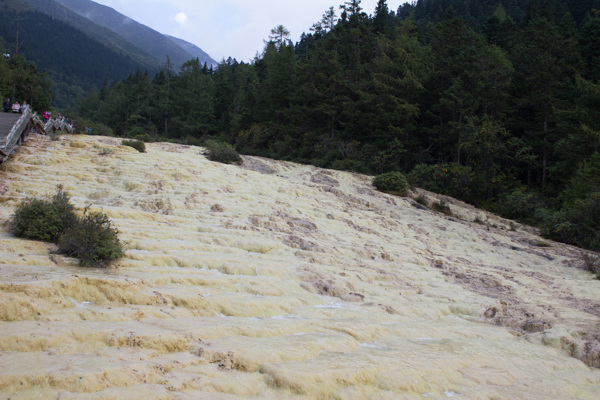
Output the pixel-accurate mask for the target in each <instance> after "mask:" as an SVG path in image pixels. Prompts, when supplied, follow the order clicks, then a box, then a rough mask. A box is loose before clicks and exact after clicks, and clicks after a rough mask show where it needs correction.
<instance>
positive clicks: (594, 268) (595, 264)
mask: <svg viewBox="0 0 600 400" xmlns="http://www.w3.org/2000/svg"><path fill="white" fill-rule="evenodd" d="M581 259H582V261H583V264H584V266H585V268H586V269H587V270H588V271H590V272H591V273H592V274H594V275H596V278H597V279H600V255H598V254H597V253H587V252H581Z"/></svg>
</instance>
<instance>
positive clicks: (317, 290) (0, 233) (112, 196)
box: [0, 136, 600, 400]
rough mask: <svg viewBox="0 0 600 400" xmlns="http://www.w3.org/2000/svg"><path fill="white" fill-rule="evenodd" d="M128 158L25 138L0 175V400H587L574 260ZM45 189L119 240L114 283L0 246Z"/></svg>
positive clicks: (180, 159)
mask: <svg viewBox="0 0 600 400" xmlns="http://www.w3.org/2000/svg"><path fill="white" fill-rule="evenodd" d="M119 144H120V141H119V140H117V139H115V138H106V137H87V136H63V137H61V139H60V140H59V141H50V140H49V139H47V138H43V137H34V138H33V139H31V140H30V141H29V142H28V143H27V144H26V145H25V147H23V148H22V149H21V150H20V151H19V153H18V154H16V155H15V156H13V157H12V158H11V159H10V160H9V161H8V162H7V163H6V164H5V165H3V166H2V168H1V169H2V171H0V397H2V398H10V399H12V400H16V399H53V398H57V399H598V398H600V370H599V369H597V368H592V367H590V366H595V367H599V366H600V346H599V344H598V339H599V338H600V324H599V322H600V318H599V315H600V281H598V280H595V279H594V277H593V276H592V275H591V274H590V273H588V272H586V271H584V270H583V268H582V262H581V257H580V250H578V249H576V248H573V247H570V246H566V245H563V244H558V243H553V242H548V241H546V242H547V243H548V244H550V247H544V246H540V244H541V243H540V240H541V239H540V238H539V237H537V236H535V235H534V234H533V233H532V232H533V229H531V228H528V227H524V226H521V225H519V224H516V225H512V226H511V224H510V222H509V221H506V220H503V219H500V218H497V217H495V216H493V215H490V214H487V213H484V212H482V211H479V210H477V209H475V208H472V207H470V206H467V205H465V204H463V203H460V202H458V201H454V200H452V199H449V200H450V202H451V203H450V207H451V209H452V212H453V213H454V215H455V216H454V217H448V216H445V215H443V214H440V213H437V212H434V211H431V210H426V209H420V208H417V207H416V206H415V203H414V202H413V201H412V200H411V199H408V198H399V197H394V196H390V195H386V194H382V193H379V192H377V191H375V190H374V189H373V187H372V185H371V177H368V176H363V175H358V174H351V173H347V172H339V171H328V170H322V169H318V168H315V167H311V166H302V165H297V164H292V163H284V162H277V161H272V160H266V159H261V158H256V157H244V160H245V162H244V165H243V166H241V167H239V166H231V165H223V164H219V163H214V162H210V161H208V160H207V159H206V158H205V157H204V156H203V155H201V149H200V148H197V147H190V146H180V145H174V144H167V143H155V144H148V145H147V153H138V152H137V151H136V150H134V149H132V148H130V147H124V146H120V145H119ZM58 184H62V185H63V186H64V188H65V189H66V190H67V191H68V192H69V193H70V194H71V196H72V202H73V203H74V204H75V205H76V206H77V207H78V209H80V210H81V209H83V208H84V207H85V206H86V205H88V204H91V205H92V208H93V209H98V210H99V209H101V210H102V211H104V212H105V213H106V214H107V215H108V216H109V217H110V218H111V219H112V220H113V221H114V223H115V225H116V227H117V228H118V229H119V231H120V237H121V239H122V240H123V241H124V242H125V244H126V249H127V250H126V255H125V257H124V258H123V259H121V260H120V261H119V262H118V263H116V266H115V268H112V269H108V270H95V269H84V268H79V267H78V266H77V263H76V260H73V259H70V258H65V257H62V256H60V255H57V254H54V253H53V250H54V246H53V245H50V244H46V243H40V242H35V241H27V240H21V239H17V238H15V237H14V236H12V235H11V234H10V232H9V226H8V223H7V221H8V220H9V218H10V215H11V213H12V212H13V211H14V209H15V207H16V206H17V205H18V203H19V202H20V201H21V200H22V199H24V198H25V197H27V196H37V197H43V196H44V195H46V194H48V195H51V194H53V193H54V192H55V190H56V186H57V185H58ZM423 193H425V194H427V195H428V196H429V197H430V199H433V196H434V195H432V194H430V193H426V192H423ZM476 218H477V219H478V221H483V223H476V222H474V220H475V219H476Z"/></svg>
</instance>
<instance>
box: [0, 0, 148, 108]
mask: <svg viewBox="0 0 600 400" xmlns="http://www.w3.org/2000/svg"><path fill="white" fill-rule="evenodd" d="M7 3H12V4H11V5H9V4H7ZM18 3H20V2H19V1H14V0H12V1H10V2H4V3H3V6H2V7H0V37H1V38H2V39H3V41H4V46H5V47H6V49H5V51H7V52H9V53H11V54H13V55H14V53H16V52H18V53H19V54H23V55H24V56H25V57H26V58H27V60H28V61H30V62H33V63H34V64H35V65H36V66H37V67H38V69H39V70H40V71H41V72H44V73H46V74H47V75H48V77H49V78H50V79H51V80H52V81H53V93H54V95H55V103H56V104H62V105H63V106H64V105H73V104H75V101H76V100H77V99H80V98H81V97H83V96H84V95H86V94H87V91H88V90H89V89H91V88H93V87H101V85H102V83H103V81H104V80H105V79H107V78H108V79H109V80H119V79H123V78H125V77H126V76H127V75H128V74H129V73H131V71H135V70H137V69H139V68H142V67H143V66H142V65H141V64H140V63H139V62H137V61H135V60H133V59H132V58H130V57H129V56H127V55H124V54H122V53H120V52H118V51H115V50H113V49H111V48H109V47H107V46H106V45H104V44H103V43H100V42H98V41H96V40H94V39H92V38H91V37H89V36H88V35H86V34H85V33H83V32H82V31H80V30H78V29H76V28H74V27H72V26H71V25H69V24H66V23H64V22H62V21H59V20H57V19H53V18H49V17H48V15H46V14H44V13H41V12H39V11H36V10H33V9H27V8H25V7H23V8H22V9H21V10H20V11H19V10H18V9H15V7H14V6H13V5H14V4H18ZM21 4H22V3H21ZM17 34H18V49H16V43H17Z"/></svg>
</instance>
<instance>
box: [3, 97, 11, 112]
mask: <svg viewBox="0 0 600 400" xmlns="http://www.w3.org/2000/svg"><path fill="white" fill-rule="evenodd" d="M9 111H10V99H6V101H5V102H4V112H9Z"/></svg>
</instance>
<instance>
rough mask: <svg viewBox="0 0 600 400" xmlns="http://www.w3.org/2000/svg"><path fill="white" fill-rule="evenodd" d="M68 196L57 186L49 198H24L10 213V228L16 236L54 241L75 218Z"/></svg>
mask: <svg viewBox="0 0 600 400" xmlns="http://www.w3.org/2000/svg"><path fill="white" fill-rule="evenodd" d="M69 200H70V197H69V195H68V194H67V193H66V192H65V191H64V190H63V188H62V186H58V188H57V191H56V194H54V196H52V198H50V199H36V198H29V199H25V200H24V201H23V202H21V204H19V206H18V207H17V209H16V210H15V212H14V214H13V215H12V218H11V221H10V225H11V230H12V232H13V233H14V235H15V236H17V237H22V238H26V239H34V240H43V241H46V242H56V241H57V240H58V238H59V237H60V235H61V234H62V233H63V231H64V230H65V229H66V228H67V226H69V225H70V224H72V223H73V221H75V219H76V215H75V211H74V207H73V206H72V205H71V204H70V203H69Z"/></svg>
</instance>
